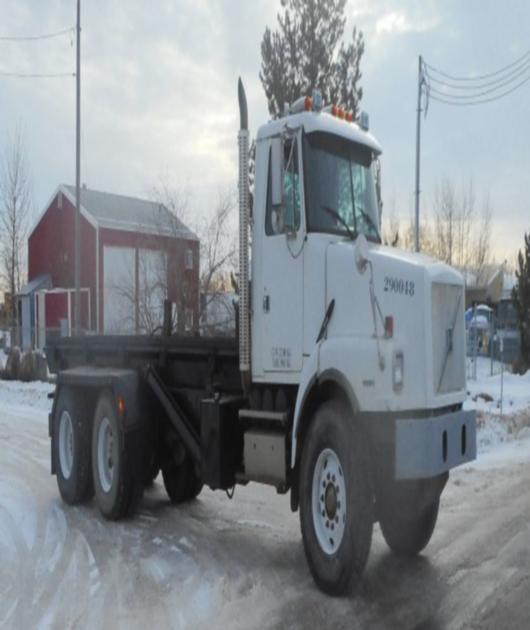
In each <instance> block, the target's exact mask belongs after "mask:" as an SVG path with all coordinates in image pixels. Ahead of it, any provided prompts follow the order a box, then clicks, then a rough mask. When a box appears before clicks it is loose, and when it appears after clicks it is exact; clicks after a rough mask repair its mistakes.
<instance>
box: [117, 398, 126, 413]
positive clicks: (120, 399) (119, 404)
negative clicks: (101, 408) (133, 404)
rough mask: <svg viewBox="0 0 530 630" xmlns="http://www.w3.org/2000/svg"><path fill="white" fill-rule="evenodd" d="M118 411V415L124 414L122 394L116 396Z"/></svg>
mask: <svg viewBox="0 0 530 630" xmlns="http://www.w3.org/2000/svg"><path fill="white" fill-rule="evenodd" d="M118 412H119V414H120V416H123V415H124V414H125V400H123V396H118Z"/></svg>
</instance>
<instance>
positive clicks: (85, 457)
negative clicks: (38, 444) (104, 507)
mask: <svg viewBox="0 0 530 630" xmlns="http://www.w3.org/2000/svg"><path fill="white" fill-rule="evenodd" d="M90 428H91V422H90V415H89V412H88V410H87V405H86V403H84V402H83V400H82V399H81V396H80V395H79V393H76V392H75V391H74V390H73V389H72V388H70V387H63V388H62V389H61V391H60V394H59V399H58V401H57V407H56V410H55V415H54V418H53V440H52V449H53V460H54V463H55V474H56V477H57V485H58V487H59V492H60V493H61V497H62V499H63V501H64V502H65V503H68V504H69V505H77V504H78V503H83V502H84V501H87V500H88V499H90V498H92V496H93V495H94V488H93V485H92V476H91V464H90Z"/></svg>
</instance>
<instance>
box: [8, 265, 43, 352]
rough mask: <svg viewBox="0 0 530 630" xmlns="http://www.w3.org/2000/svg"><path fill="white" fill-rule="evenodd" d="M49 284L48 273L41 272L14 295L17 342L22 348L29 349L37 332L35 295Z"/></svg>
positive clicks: (33, 343)
mask: <svg viewBox="0 0 530 630" xmlns="http://www.w3.org/2000/svg"><path fill="white" fill-rule="evenodd" d="M51 286H52V281H51V277H50V274H49V273H43V274H40V275H38V276H35V277H34V278H32V279H31V280H30V281H29V282H28V283H27V284H25V285H24V286H23V287H22V288H21V289H20V291H19V292H18V293H17V295H16V296H15V299H16V308H17V320H18V321H19V322H20V324H19V328H18V336H19V339H17V343H18V344H19V345H20V347H21V348H22V349H23V350H30V349H31V348H33V347H34V346H35V341H36V334H37V324H36V322H37V313H36V308H35V296H36V294H37V292H38V291H40V290H43V289H49V288H50V287H51Z"/></svg>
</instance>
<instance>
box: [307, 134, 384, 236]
mask: <svg viewBox="0 0 530 630" xmlns="http://www.w3.org/2000/svg"><path fill="white" fill-rule="evenodd" d="M372 159H373V155H372V151H371V150H370V149H369V148H368V147H364V146H362V145H359V144H356V143H354V142H351V141H348V140H345V139H343V138H340V137H338V136H333V135H330V134H326V133H322V132H315V133H311V134H308V135H306V136H305V154H304V166H305V170H306V191H307V202H306V207H307V224H308V231H310V232H331V233H333V234H345V235H348V233H349V232H348V229H349V231H350V232H351V233H353V234H354V235H357V234H361V233H362V234H365V236H366V238H368V239H369V240H373V241H377V242H380V241H381V239H380V236H379V213H378V207H377V200H376V199H377V198H376V191H375V183H374V176H373V172H372ZM334 215H335V216H334ZM337 215H338V216H337ZM339 217H340V218H339ZM346 226H347V227H346Z"/></svg>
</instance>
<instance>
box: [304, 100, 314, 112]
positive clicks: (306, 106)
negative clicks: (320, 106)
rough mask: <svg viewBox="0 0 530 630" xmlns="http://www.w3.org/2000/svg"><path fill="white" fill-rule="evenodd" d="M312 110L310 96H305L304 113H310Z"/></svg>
mask: <svg viewBox="0 0 530 630" xmlns="http://www.w3.org/2000/svg"><path fill="white" fill-rule="evenodd" d="M312 108H313V100H312V98H311V97H310V96H306V97H305V98H304V110H305V111H306V112H310V111H311V109H312Z"/></svg>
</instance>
